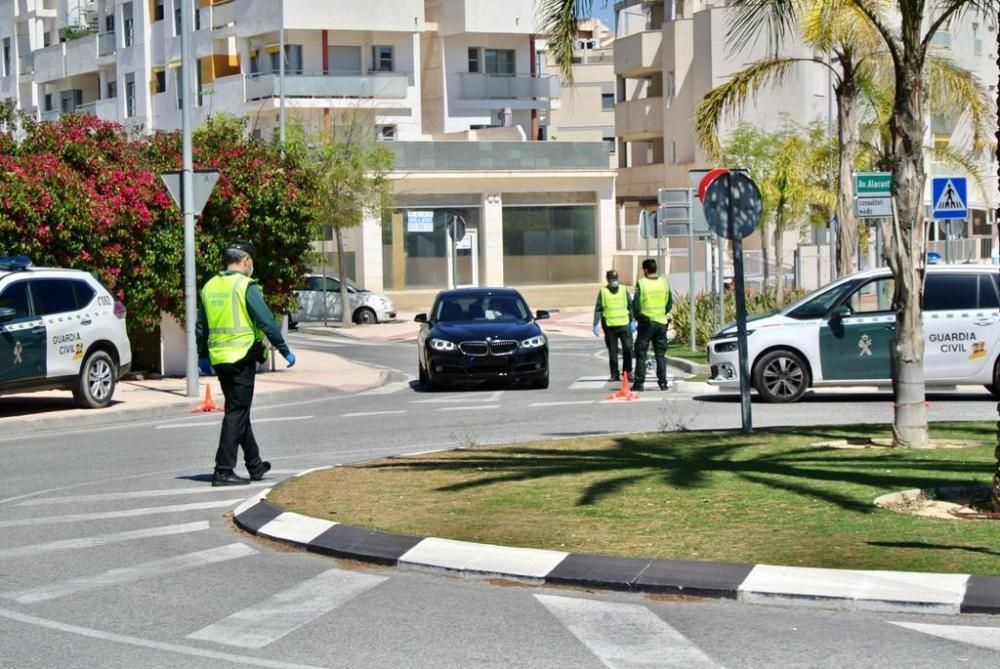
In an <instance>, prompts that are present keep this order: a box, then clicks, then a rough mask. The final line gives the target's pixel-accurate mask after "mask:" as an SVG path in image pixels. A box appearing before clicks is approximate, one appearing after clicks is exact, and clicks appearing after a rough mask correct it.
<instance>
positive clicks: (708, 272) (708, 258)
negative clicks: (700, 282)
mask: <svg viewBox="0 0 1000 669" xmlns="http://www.w3.org/2000/svg"><path fill="white" fill-rule="evenodd" d="M700 239H702V240H704V242H705V289H706V290H707V291H708V292H709V294H710V295H711V296H712V304H711V309H710V311H711V312H712V320H715V285H714V284H713V283H710V281H711V279H710V278H709V277H710V276H715V272H713V271H712V244H711V238H710V237H701V238H700Z"/></svg>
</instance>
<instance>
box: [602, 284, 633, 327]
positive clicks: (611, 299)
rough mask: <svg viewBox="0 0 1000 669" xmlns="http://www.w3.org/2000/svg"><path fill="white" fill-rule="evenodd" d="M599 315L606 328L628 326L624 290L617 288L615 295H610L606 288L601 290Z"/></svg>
mask: <svg viewBox="0 0 1000 669" xmlns="http://www.w3.org/2000/svg"><path fill="white" fill-rule="evenodd" d="M601 314H602V315H603V316H604V323H605V325H607V326H608V327H611V328H614V327H620V326H622V325H628V320H629V319H628V294H627V293H626V292H625V288H623V287H621V286H619V287H618V292H617V293H612V292H611V291H610V290H609V289H608V287H607V286H605V287H604V288H601Z"/></svg>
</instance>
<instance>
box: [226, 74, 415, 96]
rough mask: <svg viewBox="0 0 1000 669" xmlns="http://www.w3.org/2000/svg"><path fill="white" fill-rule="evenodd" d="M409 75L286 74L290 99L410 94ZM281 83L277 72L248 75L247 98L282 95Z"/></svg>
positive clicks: (287, 93)
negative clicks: (408, 89)
mask: <svg viewBox="0 0 1000 669" xmlns="http://www.w3.org/2000/svg"><path fill="white" fill-rule="evenodd" d="M408 86H409V75H408V74H407V73H405V72H379V73H373V74H368V75H363V74H298V73H296V74H289V73H287V72H286V73H285V91H284V92H285V97H286V98H393V99H401V98H405V97H406V89H407V87H408ZM280 92H281V85H280V82H279V77H278V75H277V74H257V75H250V76H248V77H247V82H246V96H247V100H262V99H264V98H273V97H278V95H279V94H280Z"/></svg>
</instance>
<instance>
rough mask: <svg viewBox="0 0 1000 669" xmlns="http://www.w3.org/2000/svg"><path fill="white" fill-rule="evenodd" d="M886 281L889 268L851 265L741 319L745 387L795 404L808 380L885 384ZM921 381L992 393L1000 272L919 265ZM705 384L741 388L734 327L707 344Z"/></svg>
mask: <svg viewBox="0 0 1000 669" xmlns="http://www.w3.org/2000/svg"><path fill="white" fill-rule="evenodd" d="M893 287H894V286H893V279H892V274H891V273H890V271H889V270H888V268H882V269H876V270H870V271H866V272H859V273H856V274H851V275H849V276H846V277H844V278H842V279H840V280H838V281H835V282H834V283H832V284H830V285H828V286H825V287H824V288H820V289H819V290H817V291H815V292H813V293H810V294H809V295H806V296H805V297H803V298H802V299H801V300H799V301H798V302H795V303H793V304H791V305H789V306H787V307H786V308H784V309H782V310H781V311H780V312H778V313H776V314H773V315H769V316H758V317H754V318H749V319H748V322H747V334H748V336H747V345H748V349H749V356H748V361H749V369H750V376H751V386H752V387H753V388H754V389H755V390H756V391H757V393H758V395H759V396H760V397H761V399H763V400H765V401H768V402H795V401H797V400H799V399H800V398H801V397H802V396H803V395H804V394H805V393H806V391H807V390H809V389H810V388H822V387H833V386H858V385H875V386H885V387H888V386H890V385H891V382H892V374H891V362H892V349H893V345H894V343H895V332H896V326H895V321H896V317H895V312H894V305H893V302H892V300H893ZM923 309H924V313H923V329H924V375H925V378H926V385H927V387H928V388H933V387H935V386H938V387H942V386H945V387H954V386H958V385H970V384H976V385H979V384H982V385H984V386H986V388H987V390H989V391H990V392H991V393H993V394H994V395H998V396H1000V392H998V391H1000V365H998V362H997V354H998V353H1000V270H998V269H997V268H996V267H987V266H974V265H950V266H948V265H943V266H937V265H931V266H928V267H927V276H926V282H925V288H924V304H923ZM708 361H709V364H710V366H711V378H710V379H709V383H711V384H713V385H716V386H719V387H720V388H721V389H723V390H739V354H738V352H737V339H736V326H735V325H730V326H727V327H725V328H723V329H722V330H721V331H720V332H719V333H717V334H716V335H715V336H713V337H712V339H711V341H709V343H708Z"/></svg>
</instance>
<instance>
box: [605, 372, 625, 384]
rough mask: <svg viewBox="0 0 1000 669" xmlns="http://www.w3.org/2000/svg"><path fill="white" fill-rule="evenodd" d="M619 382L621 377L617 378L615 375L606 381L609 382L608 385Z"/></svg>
mask: <svg viewBox="0 0 1000 669" xmlns="http://www.w3.org/2000/svg"><path fill="white" fill-rule="evenodd" d="M621 380H622V377H620V376H618V375H617V374H612V375H611V378H610V379H608V381H609V382H610V383H615V382H617V381H621Z"/></svg>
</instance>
